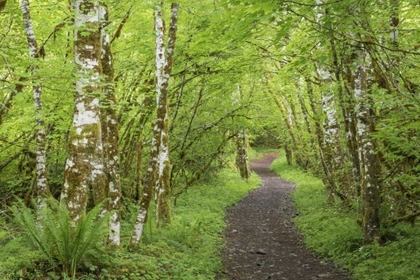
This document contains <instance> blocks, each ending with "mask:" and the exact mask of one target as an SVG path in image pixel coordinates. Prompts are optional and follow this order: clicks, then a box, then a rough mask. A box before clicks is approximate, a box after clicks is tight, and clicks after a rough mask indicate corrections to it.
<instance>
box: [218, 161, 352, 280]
mask: <svg viewBox="0 0 420 280" xmlns="http://www.w3.org/2000/svg"><path fill="white" fill-rule="evenodd" d="M275 158H276V154H274V153H272V154H268V155H265V157H264V158H262V159H258V160H255V161H253V162H252V163H251V169H252V170H253V171H255V172H256V173H257V174H258V175H259V176H260V177H261V179H262V185H261V186H260V188H258V189H257V190H255V191H253V192H252V193H250V194H249V195H248V196H247V197H246V198H245V199H243V200H242V201H240V202H239V203H238V204H237V205H235V206H234V207H233V208H231V209H229V210H228V218H227V224H228V226H227V229H226V232H225V244H224V248H223V251H222V259H223V264H224V267H225V272H224V273H225V275H224V277H223V278H227V279H232V280H245V279H255V280H260V279H261V280H262V279H273V280H317V279H322V280H348V279H350V277H349V276H348V274H347V273H346V272H344V271H343V270H340V269H339V268H338V267H337V266H336V265H334V264H333V263H330V262H328V261H325V260H323V259H322V258H320V257H318V256H316V255H315V254H314V253H313V252H311V251H309V250H308V249H306V248H305V246H304V244H303V242H302V238H301V236H300V235H299V232H298V230H297V229H296V227H295V225H294V223H293V218H294V217H295V216H296V215H297V212H296V210H295V208H294V206H293V201H292V199H291V193H292V192H293V190H294V187H295V186H294V184H292V183H290V182H287V181H285V180H283V179H281V178H280V177H279V176H277V175H275V174H274V173H273V172H271V171H270V165H271V163H272V161H273V160H274V159H275Z"/></svg>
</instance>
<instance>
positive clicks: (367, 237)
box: [354, 46, 381, 244]
mask: <svg viewBox="0 0 420 280" xmlns="http://www.w3.org/2000/svg"><path fill="white" fill-rule="evenodd" d="M367 55H368V54H367V52H366V49H365V48H364V47H363V46H360V50H359V52H358V61H359V62H358V63H359V65H358V66H357V71H356V73H355V81H354V82H355V84H354V96H355V99H356V110H355V111H356V118H357V133H358V136H359V141H360V158H361V168H360V170H361V172H362V173H361V175H362V176H361V188H362V191H361V199H362V227H363V242H364V243H365V244H370V243H374V242H379V241H380V220H379V209H380V203H381V199H380V187H379V182H378V175H379V172H380V166H379V162H378V159H377V155H376V154H375V149H376V142H375V140H374V139H372V133H373V131H374V122H373V118H374V113H373V108H372V107H373V106H372V100H370V98H369V97H368V95H367V93H368V86H367V75H368V74H367V59H368V58H367Z"/></svg>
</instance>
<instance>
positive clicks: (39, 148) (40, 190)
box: [4, 0, 49, 207]
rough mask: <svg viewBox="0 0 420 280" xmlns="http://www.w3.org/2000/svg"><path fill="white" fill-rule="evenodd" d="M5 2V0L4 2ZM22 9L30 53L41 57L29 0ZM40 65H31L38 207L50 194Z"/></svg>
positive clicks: (35, 56)
mask: <svg viewBox="0 0 420 280" xmlns="http://www.w3.org/2000/svg"><path fill="white" fill-rule="evenodd" d="M4 3H5V2H4ZM21 9H22V17H23V25H24V27H25V33H26V38H27V41H28V48H29V55H30V57H32V58H34V59H39V50H38V44H37V40H36V37H35V33H34V29H33V26H32V20H31V14H30V6H29V0H21ZM37 71H38V66H37V64H36V63H33V65H32V66H31V72H32V77H33V79H34V85H33V87H32V92H33V97H34V105H35V125H36V138H35V139H36V168H35V171H36V178H35V184H36V185H35V193H36V197H37V204H38V207H42V198H45V197H46V196H47V195H48V194H49V189H48V184H47V167H46V166H47V153H46V141H47V134H46V129H45V123H44V120H43V109H42V107H43V106H42V85H41V83H40V82H38V81H36V79H37V77H36V75H37Z"/></svg>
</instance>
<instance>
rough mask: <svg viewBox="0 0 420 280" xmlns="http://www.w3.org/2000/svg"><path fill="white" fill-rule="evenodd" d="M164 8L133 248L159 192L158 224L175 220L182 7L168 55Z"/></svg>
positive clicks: (174, 11) (174, 8)
mask: <svg viewBox="0 0 420 280" xmlns="http://www.w3.org/2000/svg"><path fill="white" fill-rule="evenodd" d="M162 6H163V2H162V3H161V6H159V7H158V9H157V10H156V11H155V14H154V19H155V32H156V42H155V46H156V57H155V65H156V93H157V100H156V103H157V116H156V120H155V124H154V128H153V139H152V144H151V151H150V159H149V164H148V168H147V171H146V182H145V184H144V186H143V196H142V199H141V201H140V207H139V212H138V214H137V218H136V222H135V225H134V231H133V235H132V238H131V243H132V244H137V243H138V242H139V240H140V238H141V236H142V233H143V227H144V223H145V222H146V221H147V218H148V210H149V205H150V201H151V199H152V196H153V187H154V188H155V201H156V220H157V225H158V226H162V225H164V224H166V223H168V222H170V220H171V210H170V201H169V199H170V185H169V183H170V162H169V119H168V83H169V78H170V75H171V71H172V60H173V54H174V50H175V41H176V30H177V21H178V9H179V5H178V4H176V3H172V5H171V20H170V28H169V33H168V43H167V50H166V51H165V44H164V37H165V36H164V35H165V24H164V21H163V19H162Z"/></svg>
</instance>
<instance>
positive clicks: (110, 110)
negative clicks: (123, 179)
mask: <svg viewBox="0 0 420 280" xmlns="http://www.w3.org/2000/svg"><path fill="white" fill-rule="evenodd" d="M108 20H109V19H108V10H107V7H106V6H105V5H104V4H101V7H100V21H101V22H102V23H107V22H108ZM101 40H102V52H101V54H102V55H101V66H102V74H103V77H104V82H105V85H104V86H103V92H104V95H103V96H102V99H101V111H100V113H101V126H102V142H103V148H104V150H103V155H104V165H105V173H106V175H107V176H106V179H107V180H106V187H107V188H106V192H107V198H109V199H110V200H109V203H108V210H110V211H115V213H114V214H113V215H112V216H111V219H110V227H109V235H108V242H109V243H110V244H112V245H116V246H119V245H120V244H121V238H120V228H121V223H120V212H119V211H120V208H121V186H120V170H119V169H120V165H119V163H120V161H119V141H118V139H119V132H118V118H117V112H116V106H117V100H116V98H115V94H114V63H113V57H112V51H111V39H110V36H109V34H108V32H107V30H106V28H105V27H103V28H101Z"/></svg>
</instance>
